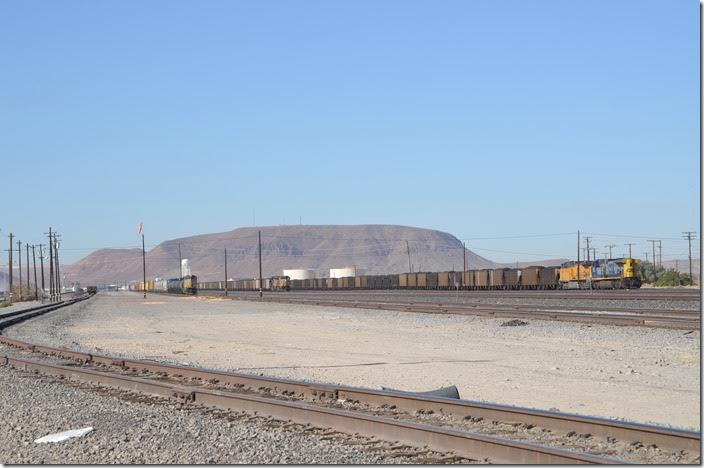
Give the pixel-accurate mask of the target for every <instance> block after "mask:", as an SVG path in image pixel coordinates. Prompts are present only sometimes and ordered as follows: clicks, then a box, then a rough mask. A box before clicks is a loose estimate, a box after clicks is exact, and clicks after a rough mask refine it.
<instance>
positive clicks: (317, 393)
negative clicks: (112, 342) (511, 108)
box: [0, 298, 701, 464]
mask: <svg viewBox="0 0 704 468" xmlns="http://www.w3.org/2000/svg"><path fill="white" fill-rule="evenodd" d="M82 299H84V298H77V299H76V300H73V301H65V303H64V304H62V305H60V306H59V307H63V306H65V305H69V304H70V303H74V302H77V301H78V300H82ZM55 306H57V304H51V305H49V306H47V307H45V308H47V309H51V310H56V309H57V307H55ZM18 312H26V311H18ZM37 312H39V310H33V311H29V312H27V314H16V315H13V316H11V317H8V316H7V314H6V315H3V316H0V328H5V327H6V326H8V325H5V323H6V321H12V324H15V323H17V319H18V318H19V317H20V316H22V317H23V319H22V320H26V319H29V318H32V317H36V316H37V315H38V314H36V313H37ZM32 314H33V315H32ZM0 343H2V344H4V345H8V346H11V347H14V348H18V349H19V350H21V351H20V352H21V353H25V354H26V355H23V356H19V357H18V356H12V355H6V356H5V357H4V358H0V364H3V365H6V366H11V367H13V368H16V369H20V370H24V371H31V372H39V373H42V374H45V375H51V376H55V377H58V378H62V379H68V380H75V381H80V382H86V383H90V384H96V385H102V386H108V387H112V388H117V389H121V390H128V391H132V392H139V393H143V394H147V395H152V396H158V397H165V398H170V399H175V400H178V401H180V402H182V403H183V404H186V405H201V406H204V407H214V408H219V409H221V410H229V411H236V412H245V413H248V414H252V415H257V416H265V417H270V418H273V419H276V420H280V421H287V422H290V423H297V424H306V425H312V426H315V427H320V428H328V429H329V430H331V431H333V432H340V433H344V434H357V435H361V436H366V437H374V438H377V439H381V440H386V441H391V442H393V443H395V444H397V446H398V444H401V446H407V447H409V448H410V449H411V453H418V454H422V453H424V450H428V449H430V450H433V451H437V452H450V453H451V454H452V456H451V457H450V459H453V458H452V457H455V458H454V460H465V459H466V460H477V461H488V462H492V463H514V464H515V463H521V464H524V463H525V464H536V463H537V464H547V463H560V464H575V463H600V464H602V463H609V464H613V463H622V462H624V460H623V459H621V458H613V457H610V456H605V454H604V453H599V454H593V453H589V452H585V451H579V450H582V449H576V450H565V449H564V448H558V447H556V446H550V445H545V444H542V445H541V444H537V443H532V442H530V441H528V442H526V441H525V440H523V441H522V440H514V439H511V438H510V437H497V436H496V435H490V434H485V433H481V432H478V431H477V430H474V431H472V430H471V428H470V429H469V430H468V429H467V428H466V427H464V426H463V424H465V423H466V424H470V425H471V423H474V422H478V421H479V422H481V421H490V422H491V425H494V424H498V425H508V426H510V427H522V428H533V427H538V428H542V429H544V430H547V431H549V432H551V433H554V434H558V435H559V437H566V438H569V437H573V438H574V437H576V438H577V439H580V438H587V439H589V438H591V439H594V440H595V444H596V445H595V446H601V445H600V444H602V441H603V443H605V444H606V445H607V446H608V445H609V444H611V445H614V444H616V445H617V444H622V445H624V444H625V445H626V446H634V445H639V446H641V447H642V446H657V447H659V448H660V449H661V450H664V451H667V452H668V453H678V454H680V455H681V456H682V457H683V460H684V461H685V462H691V461H692V460H696V459H698V458H697V457H700V445H701V434H700V433H698V432H691V431H682V430H676V429H670V428H664V427H658V426H650V425H642V424H634V423H626V422H622V421H614V420H608V419H601V418H593V417H585V416H579V415H573V414H567V413H560V412H551V411H541V410H533V409H527V408H519V407H513V406H505V405H494V404H488V403H482V402H474V401H466V400H454V399H447V398H439V397H433V396H428V395H421V394H413V393H406V392H399V391H385V390H373V389H364V388H355V387H347V386H338V385H327V384H318V383H311V382H302V381H293V380H287V379H279V378H271V377H263V376H255V375H250V374H243V373H233V372H223V371H214V370H209V369H203V368H196V367H186V366H179V365H172V364H164V363H157V362H153V361H147V360H138V359H124V358H121V357H112V356H103V355H96V354H90V353H83V352H78V351H73V350H69V349H64V348H55V347H49V346H41V345H35V344H32V343H28V342H23V341H19V340H14V339H11V338H7V337H5V336H3V335H0ZM30 353H31V354H30ZM33 356H37V357H40V358H42V359H36V358H32V357H33ZM27 357H30V358H27ZM60 360H64V361H60ZM421 415H422V416H421ZM433 415H435V416H433ZM433 417H437V418H438V420H433ZM448 419H449V420H451V422H448ZM467 421H469V423H467ZM475 429H476V428H475ZM562 434H564V436H563V435H562ZM570 434H571V435H570ZM413 450H415V452H413ZM606 455H608V454H606ZM626 461H629V460H626ZM630 461H634V460H630ZM635 461H636V462H638V461H639V460H635Z"/></svg>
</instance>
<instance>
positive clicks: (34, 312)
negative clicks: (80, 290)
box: [0, 294, 90, 332]
mask: <svg viewBox="0 0 704 468" xmlns="http://www.w3.org/2000/svg"><path fill="white" fill-rule="evenodd" d="M89 297H90V295H89V294H84V295H80V296H77V297H74V298H71V299H66V300H63V301H57V302H50V303H48V304H42V305H39V306H36V307H28V308H26V309H20V310H14V311H11V312H5V313H2V314H0V332H2V330H4V329H5V328H7V327H9V326H11V325H14V324H16V323H20V322H23V321H25V320H28V319H30V318H34V317H37V316H39V315H43V314H46V313H48V312H52V311H54V310H57V309H60V308H62V307H66V306H69V305H71V304H75V303H76V302H80V301H84V300H86V299H88V298H89Z"/></svg>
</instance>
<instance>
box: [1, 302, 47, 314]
mask: <svg viewBox="0 0 704 468" xmlns="http://www.w3.org/2000/svg"><path fill="white" fill-rule="evenodd" d="M38 305H41V302H39V301H26V302H15V303H13V304H12V305H9V306H7V307H0V316H2V315H4V314H7V313H8V312H15V311H18V310H24V309H29V308H31V307H36V306H38Z"/></svg>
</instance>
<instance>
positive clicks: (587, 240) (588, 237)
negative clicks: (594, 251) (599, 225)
mask: <svg viewBox="0 0 704 468" xmlns="http://www.w3.org/2000/svg"><path fill="white" fill-rule="evenodd" d="M584 240H585V241H586V242H587V261H589V260H590V258H589V241H590V240H592V236H584Z"/></svg>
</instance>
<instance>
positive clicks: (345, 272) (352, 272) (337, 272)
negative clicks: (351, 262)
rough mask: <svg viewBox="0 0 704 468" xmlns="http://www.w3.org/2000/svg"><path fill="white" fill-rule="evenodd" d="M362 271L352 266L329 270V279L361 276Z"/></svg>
mask: <svg viewBox="0 0 704 468" xmlns="http://www.w3.org/2000/svg"><path fill="white" fill-rule="evenodd" d="M362 273H363V272H362V269H361V268H357V267H354V266H351V267H344V268H330V278H348V277H350V276H357V275H361V274H362Z"/></svg>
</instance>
